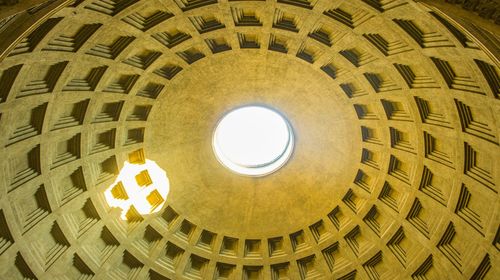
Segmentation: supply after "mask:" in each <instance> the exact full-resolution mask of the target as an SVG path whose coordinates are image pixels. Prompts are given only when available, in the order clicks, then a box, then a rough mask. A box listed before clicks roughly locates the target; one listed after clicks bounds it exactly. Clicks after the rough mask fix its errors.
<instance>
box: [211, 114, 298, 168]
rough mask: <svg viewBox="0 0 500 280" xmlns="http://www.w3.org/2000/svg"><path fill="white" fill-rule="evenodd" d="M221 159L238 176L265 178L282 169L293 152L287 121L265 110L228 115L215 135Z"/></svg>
mask: <svg viewBox="0 0 500 280" xmlns="http://www.w3.org/2000/svg"><path fill="white" fill-rule="evenodd" d="M213 148H214V152H215V154H216V156H217V159H218V160H219V161H220V162H221V163H222V164H223V165H224V166H226V167H227V168H229V169H231V170H232V171H234V172H237V173H239V174H243V175H250V176H263V175H266V174H269V173H271V172H273V171H276V170H277V169H279V168H280V167H281V166H282V165H283V164H284V163H285V162H286V161H287V159H288V157H289V156H290V154H291V152H292V149H293V135H292V132H291V129H290V126H289V125H288V123H287V121H286V120H285V119H284V118H283V117H282V116H281V115H280V114H279V113H277V112H276V111H273V110H271V109H269V108H266V107H263V106H245V107H242V108H238V109H235V110H233V111H231V112H229V113H228V114H226V115H225V116H224V117H223V118H222V119H221V121H220V122H219V124H218V125H217V128H216V129H215V132H214V139H213Z"/></svg>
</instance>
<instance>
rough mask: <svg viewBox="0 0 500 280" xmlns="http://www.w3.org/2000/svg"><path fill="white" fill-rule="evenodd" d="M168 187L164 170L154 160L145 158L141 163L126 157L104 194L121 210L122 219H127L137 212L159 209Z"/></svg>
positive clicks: (163, 202)
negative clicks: (128, 159) (130, 161)
mask: <svg viewBox="0 0 500 280" xmlns="http://www.w3.org/2000/svg"><path fill="white" fill-rule="evenodd" d="M169 190H170V184H169V181H168V178H167V173H166V172H165V171H164V170H163V169H162V168H161V167H160V166H158V164H156V162H154V161H152V160H148V159H146V160H145V163H143V164H132V163H129V162H128V161H126V162H125V163H124V165H123V168H122V169H121V170H120V173H119V175H118V178H116V180H115V181H114V182H113V184H111V186H110V187H109V188H108V189H106V191H105V192H104V196H105V198H106V201H107V202H108V204H109V206H111V207H118V208H120V209H121V210H122V213H121V218H122V219H123V220H131V219H134V218H137V215H138V214H139V215H146V214H152V213H155V212H158V211H160V209H161V208H162V206H163V204H165V202H166V200H167V195H168V192H169Z"/></svg>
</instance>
